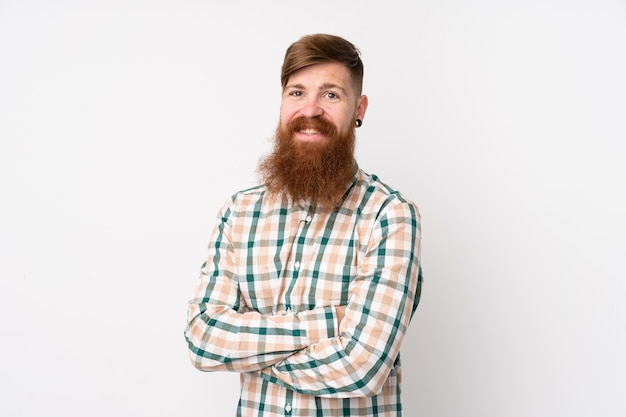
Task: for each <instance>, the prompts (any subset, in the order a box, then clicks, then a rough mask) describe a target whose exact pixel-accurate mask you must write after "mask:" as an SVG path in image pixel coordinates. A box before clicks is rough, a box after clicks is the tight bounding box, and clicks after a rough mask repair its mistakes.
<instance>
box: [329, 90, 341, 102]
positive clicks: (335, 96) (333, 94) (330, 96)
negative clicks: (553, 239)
mask: <svg viewBox="0 0 626 417" xmlns="http://www.w3.org/2000/svg"><path fill="white" fill-rule="evenodd" d="M326 97H328V98H329V99H331V100H336V99H338V98H339V96H338V95H337V94H336V93H333V92H332V91H329V92H328V93H326Z"/></svg>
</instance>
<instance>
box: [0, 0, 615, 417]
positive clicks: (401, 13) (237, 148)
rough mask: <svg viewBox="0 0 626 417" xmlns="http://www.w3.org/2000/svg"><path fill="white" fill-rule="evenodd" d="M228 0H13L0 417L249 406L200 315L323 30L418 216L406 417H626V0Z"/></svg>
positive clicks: (384, 171) (362, 146)
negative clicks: (341, 56) (418, 273)
mask: <svg viewBox="0 0 626 417" xmlns="http://www.w3.org/2000/svg"><path fill="white" fill-rule="evenodd" d="M226 3H227V2H217V1H215V2H210V1H191V0H187V1H181V0H178V1H173V0H161V1H148V0H144V1H139V0H132V1H121V0H108V1H82V2H81V1H69V0H58V1H55V2H48V1H43V0H41V1H36V0H22V1H17V0H2V1H0V195H1V198H2V200H1V204H0V279H1V281H0V326H1V327H0V332H1V334H2V342H1V343H0V383H1V384H2V386H3V395H2V400H0V415H2V416H11V417H20V416H42V415H50V416H68V415H69V416H78V415H87V416H107V417H108V416H118V417H120V416H132V417H139V416H150V417H152V416H168V417H169V416H179V415H189V414H192V413H193V414H194V415H205V416H229V415H234V408H235V405H236V400H237V395H238V392H237V390H238V380H237V375H234V374H225V373H217V374H203V373H201V372H198V371H196V370H195V369H193V368H192V366H191V365H190V364H189V363H188V359H187V352H186V346H185V342H184V339H183V333H182V332H183V328H184V323H185V311H186V301H187V299H188V298H189V296H190V294H191V290H192V288H193V285H194V283H195V280H196V278H197V273H198V269H199V267H200V264H201V263H202V262H203V260H204V257H205V247H206V244H207V240H208V237H209V231H210V229H211V227H212V226H213V224H214V217H215V214H216V212H217V209H218V208H219V207H220V206H221V204H222V203H223V202H224V201H225V199H226V198H227V197H228V196H229V195H230V194H231V193H232V192H234V191H236V190H238V189H241V188H244V187H247V186H249V185H252V184H253V183H254V182H255V172H254V171H255V167H256V164H257V161H258V158H259V157H260V156H261V155H262V154H264V153H265V152H267V151H269V149H270V138H271V136H272V133H273V130H274V127H275V124H276V122H277V120H278V106H279V94H280V88H279V70H280V64H281V60H282V56H283V53H284V50H285V48H286V47H287V46H288V45H289V44H290V43H291V42H293V41H295V40H296V39H298V38H299V37H300V36H301V35H304V34H308V33H315V32H330V33H335V34H338V35H342V36H345V37H347V38H348V39H350V40H352V41H353V42H354V43H355V44H357V46H359V47H360V48H361V50H362V52H363V58H364V61H365V65H366V80H365V92H366V93H367V94H368V95H369V97H370V108H369V111H368V114H367V117H366V118H365V124H364V126H363V128H361V129H360V130H359V132H358V135H359V136H358V138H359V139H358V141H359V142H358V154H359V155H358V156H359V161H360V164H361V167H362V168H364V169H365V170H367V171H369V172H372V173H376V174H378V175H379V176H380V177H381V178H382V179H383V180H384V181H386V182H388V183H389V184H391V185H394V186H396V187H397V188H399V189H401V190H402V191H403V192H404V193H405V194H407V195H408V196H410V197H411V198H412V199H413V200H415V201H416V202H417V203H418V204H419V206H420V208H421V211H422V216H423V264H424V271H425V274H426V281H425V286H424V293H423V299H422V303H421V305H420V307H419V309H418V311H417V314H416V317H415V319H414V322H413V324H412V327H411V328H410V332H409V334H408V337H407V339H406V341H405V343H404V345H403V352H404V364H405V384H404V398H405V407H406V410H407V412H406V415H407V416H409V417H412V416H428V417H440V416H441V417H457V416H467V417H485V416H507V417H518V416H519V417H525V416H529V417H530V416H532V417H543V416H546V417H548V416H550V417H552V416H568V417H578V416H609V417H612V416H618V415H625V414H626V406H625V403H624V399H623V398H624V396H623V392H624V389H625V388H626V381H625V379H624V375H625V374H626V366H625V360H624V355H623V352H624V350H625V349H626V341H625V336H624V328H625V324H626V323H625V320H624V317H625V315H626V309H625V308H624V303H623V302H622V299H623V294H624V290H625V289H626V288H625V284H624V278H625V276H626V274H625V272H626V268H625V267H624V258H625V256H624V255H626V238H625V236H626V221H625V220H624V216H625V215H624V213H625V212H626V195H625V194H626V190H625V188H626V187H625V184H626V168H625V166H626V149H625V148H626V145H625V142H626V127H625V122H624V120H625V116H624V115H625V114H626V101H625V99H624V97H626V82H625V77H624V74H626V25H624V21H625V19H626V5H625V3H624V2H622V1H618V0H615V1H609V0H605V1H597V0H593V1H592V0H579V1H564V0H563V1H559V0H530V1H522V0H518V1H497V0H492V1H488V0H476V1H461V0H457V1H441V0H440V1H434V0H430V1H416V2H397V3H400V4H401V5H395V3H396V2H385V3H384V6H383V3H381V2H380V1H376V2H374V1H371V2H368V1H343V2H334V1H317V2H314V3H307V4H306V5H305V4H301V3H300V2H289V1H286V0H285V1H275V2H254V1H239V2H230V3H228V4H229V5H227V6H226V5H224V4H226ZM410 3H413V4H410Z"/></svg>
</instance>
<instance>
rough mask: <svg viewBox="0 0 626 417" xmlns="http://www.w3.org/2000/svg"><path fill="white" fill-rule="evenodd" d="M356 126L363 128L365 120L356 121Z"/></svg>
mask: <svg viewBox="0 0 626 417" xmlns="http://www.w3.org/2000/svg"><path fill="white" fill-rule="evenodd" d="M355 124H356V127H361V126H363V120H361V119H356V122H355Z"/></svg>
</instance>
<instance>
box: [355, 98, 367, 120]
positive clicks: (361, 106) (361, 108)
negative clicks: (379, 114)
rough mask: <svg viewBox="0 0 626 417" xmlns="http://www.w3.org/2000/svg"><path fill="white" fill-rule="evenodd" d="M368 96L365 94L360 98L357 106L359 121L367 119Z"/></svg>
mask: <svg viewBox="0 0 626 417" xmlns="http://www.w3.org/2000/svg"><path fill="white" fill-rule="evenodd" d="M367 104H368V101H367V96H366V95H365V94H363V95H362V96H361V97H359V99H358V101H357V104H356V118H357V119H361V120H363V118H365V112H366V111H367Z"/></svg>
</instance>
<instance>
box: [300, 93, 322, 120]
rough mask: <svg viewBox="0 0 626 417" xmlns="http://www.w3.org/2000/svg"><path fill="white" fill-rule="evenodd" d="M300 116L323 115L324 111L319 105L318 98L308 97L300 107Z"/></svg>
mask: <svg viewBox="0 0 626 417" xmlns="http://www.w3.org/2000/svg"><path fill="white" fill-rule="evenodd" d="M300 114H301V115H302V116H304V117H309V118H312V117H318V116H321V115H322V114H324V109H323V108H322V106H321V105H320V100H319V98H318V97H309V98H307V100H306V101H305V102H303V103H302V107H301V108H300Z"/></svg>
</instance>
